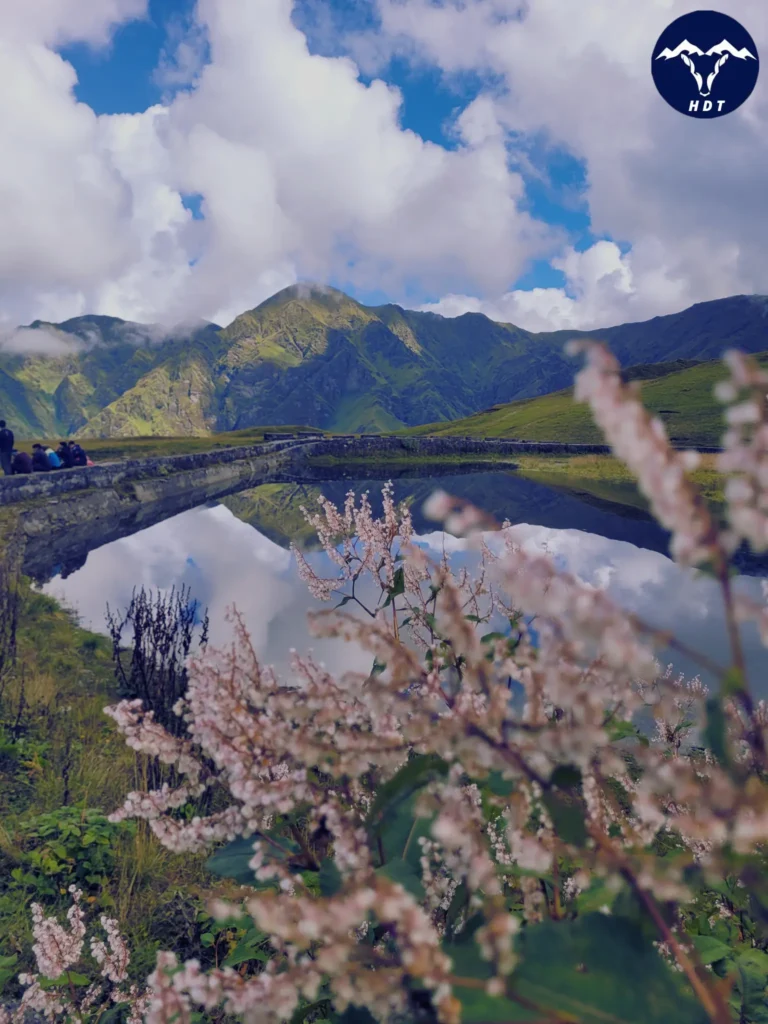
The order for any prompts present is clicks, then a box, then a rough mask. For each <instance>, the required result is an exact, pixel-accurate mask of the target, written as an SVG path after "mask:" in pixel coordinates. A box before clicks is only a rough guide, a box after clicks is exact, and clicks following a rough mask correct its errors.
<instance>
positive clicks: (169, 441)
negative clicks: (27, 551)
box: [17, 425, 314, 462]
mask: <svg viewBox="0 0 768 1024" xmlns="http://www.w3.org/2000/svg"><path fill="white" fill-rule="evenodd" d="M312 429H314V428H313V427H306V426H295V425H288V426H282V425H281V426H278V427H274V426H272V427H252V428H251V427H249V428H247V429H245V430H231V431H228V432H226V433H221V434H206V435H205V436H189V435H187V436H179V437H174V436H170V437H166V436H162V435H160V436H158V435H147V436H146V437H131V436H129V437H109V438H82V439H81V440H80V443H81V444H82V446H83V448H85V450H86V451H87V453H88V455H90V457H91V459H92V460H93V461H94V462H113V461H115V460H117V459H144V458H151V457H152V456H156V455H192V454H194V453H196V452H210V451H213V450H214V449H215V448H236V447H239V446H240V445H251V444H260V443H261V442H262V441H263V440H264V434H265V432H266V433H269V432H270V431H287V432H296V431H301V430H312ZM60 440H61V438H60V437H59V436H58V435H53V434H52V435H48V436H47V437H34V438H31V439H26V440H20V441H18V442H17V447H18V448H20V449H22V450H24V451H31V447H32V444H33V443H34V442H35V441H41V442H45V443H46V444H50V445H51V446H52V447H53V448H56V447H57V445H58V442H59V441H60Z"/></svg>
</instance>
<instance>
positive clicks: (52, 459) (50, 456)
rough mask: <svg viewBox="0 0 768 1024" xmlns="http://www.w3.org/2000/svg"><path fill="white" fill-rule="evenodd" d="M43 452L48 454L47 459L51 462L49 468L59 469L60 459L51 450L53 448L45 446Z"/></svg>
mask: <svg viewBox="0 0 768 1024" xmlns="http://www.w3.org/2000/svg"><path fill="white" fill-rule="evenodd" d="M45 454H46V455H47V456H48V461H49V462H50V464H51V469H61V459H60V458H59V456H58V455H57V454H56V452H55V451H54V450H53V448H46V449H45Z"/></svg>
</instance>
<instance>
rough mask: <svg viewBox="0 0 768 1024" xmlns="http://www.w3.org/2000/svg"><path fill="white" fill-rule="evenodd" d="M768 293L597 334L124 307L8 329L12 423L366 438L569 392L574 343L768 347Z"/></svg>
mask: <svg viewBox="0 0 768 1024" xmlns="http://www.w3.org/2000/svg"><path fill="white" fill-rule="evenodd" d="M767 318H768V297H766V296H756V295H737V296H733V297H731V298H728V299H718V300H714V301H711V302H703V303H699V304H697V305H695V306H691V307H690V308H689V309H686V310H683V311H682V312H680V313H674V314H671V315H669V316H660V317H655V318H654V319H652V320H648V321H645V322H642V323H631V324H622V325H619V326H614V327H606V328H602V329H599V330H593V331H554V332H544V333H531V332H529V331H525V330H522V329H521V328H519V327H515V326H514V325H512V324H504V323H497V322H495V321H493V320H490V319H488V317H486V316H484V315H483V314H480V313H466V314H464V315H463V316H458V317H455V318H446V317H442V316H439V315H437V314H435V313H428V312H418V311H414V310H407V309H403V308H401V307H400V306H397V305H394V304H387V305H383V306H364V305H362V304H361V303H358V302H356V301H355V300H354V299H352V298H350V297H349V296H348V295H345V294H344V293H343V292H340V291H337V290H336V289H333V288H328V287H324V286H319V285H311V284H301V285H294V286H292V287H290V288H286V289H284V290H283V291H280V292H278V293H277V294H276V295H274V296H272V297H271V298H269V299H267V300H266V301H265V302H262V303H261V304H260V305H259V306H257V307H256V308H255V309H252V310H249V311H247V312H245V313H242V314H241V315H240V316H238V317H236V319H235V320H234V321H233V322H232V323H231V324H229V326H227V327H225V328H221V327H219V326H217V325H216V324H210V323H206V322H203V321H196V322H194V323H188V324H180V325H177V326H176V327H173V328H166V327H161V326H159V325H148V324H136V323H131V322H129V321H124V320H120V319H119V318H116V317H108V316H82V317H75V318H74V319H71V320H67V321H65V322H64V323H60V324H48V323H44V322H41V321H35V322H34V323H32V324H30V325H29V326H28V327H20V328H18V329H17V330H16V331H12V332H10V333H7V334H6V335H0V416H3V417H4V418H5V419H6V420H8V422H9V423H10V424H11V425H12V426H13V428H14V430H15V432H16V434H17V436H18V437H20V438H21V437H30V438H31V437H33V436H37V435H39V436H47V437H50V436H53V435H61V436H65V435H78V436H81V437H118V436H123V437H129V436H138V435H145V434H153V435H173V434H193V435H204V434H207V433H209V432H213V431H220V430H236V429H241V428H244V427H249V426H255V425H260V424H274V425H277V424H281V423H307V424H312V425H314V426H317V427H324V428H329V429H335V430H341V431H348V432H366V431H377V430H391V429H397V428H400V427H403V426H417V425H419V424H424V423H434V422H437V421H441V420H449V419H456V418H459V417H464V416H468V415H471V414H472V413H476V412H478V411H480V410H483V409H487V408H489V407H490V406H493V405H496V404H498V403H503V402H509V401H512V400H515V399H521V398H533V397H536V396H538V395H542V394H546V393H548V392H551V391H555V390H558V389H560V388H564V387H567V386H568V385H569V384H570V383H571V382H572V380H573V375H574V372H575V369H576V364H575V363H574V361H573V360H572V359H570V358H569V357H567V356H566V355H565V353H564V345H565V343H566V341H568V340H570V339H572V338H579V337H582V338H588V337H590V338H595V339H599V340H602V341H604V342H606V343H607V344H608V345H609V347H610V348H611V349H612V351H613V352H614V353H615V354H616V355H617V357H618V358H619V360H620V362H621V364H622V365H623V366H630V365H636V364H638V363H654V362H664V361H670V360H678V359H684V360H690V359H701V360H704V359H711V358H716V357H719V356H720V355H722V353H723V352H724V351H725V350H726V349H728V348H731V347H738V348H741V349H744V350H745V351H747V352H759V351H763V350H764V349H765V348H766V326H768V319H767Z"/></svg>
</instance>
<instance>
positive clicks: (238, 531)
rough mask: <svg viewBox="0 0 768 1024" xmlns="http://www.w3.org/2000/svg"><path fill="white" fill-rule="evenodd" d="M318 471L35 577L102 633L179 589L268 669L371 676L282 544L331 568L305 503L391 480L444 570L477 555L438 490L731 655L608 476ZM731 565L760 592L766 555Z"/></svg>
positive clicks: (756, 677) (237, 496)
mask: <svg viewBox="0 0 768 1024" xmlns="http://www.w3.org/2000/svg"><path fill="white" fill-rule="evenodd" d="M316 476H317V479H311V478H308V477H307V475H306V474H302V479H301V480H300V481H291V480H287V481H285V482H279V483H269V484H263V485H261V486H259V487H254V488H251V489H249V490H240V491H238V492H235V493H232V494H229V495H228V496H226V497H223V498H221V499H220V500H217V501H212V502H208V503H207V504H205V505H201V506H198V507H195V508H191V509H189V510H187V511H184V512H181V513H180V514H175V515H171V516H169V517H168V518H166V519H164V520H162V521H159V522H157V523H155V524H154V525H152V526H149V527H148V528H144V529H141V530H140V531H138V532H134V533H132V534H129V535H125V536H121V537H119V538H118V539H112V540H110V541H109V542H108V543H102V542H101V541H99V539H98V538H94V544H93V547H91V548H90V550H87V551H86V552H85V553H82V554H80V555H79V556H78V559H77V560H76V563H75V565H74V566H73V565H72V562H71V560H70V561H69V562H68V563H67V560H66V559H63V560H62V564H59V565H52V567H51V569H50V570H49V571H47V572H46V573H45V574H44V576H43V577H42V578H40V577H39V576H38V579H37V581H36V582H37V585H38V586H39V587H40V588H41V589H42V590H43V591H44V592H46V593H48V594H49V595H51V596H52V597H55V598H56V599H58V600H60V601H62V602H63V603H64V604H65V605H66V606H68V607H70V608H72V609H73V610H74V611H76V612H77V614H78V615H79V617H80V621H81V623H82V625H83V626H85V627H86V628H89V629H92V630H95V631H98V632H102V633H105V632H106V631H107V627H106V609H107V605H109V607H110V608H112V609H117V610H122V609H124V608H126V607H127V605H128V603H129V602H130V600H131V595H132V592H133V591H134V589H139V588H141V587H145V588H147V589H151V590H153V591H157V590H162V591H167V590H169V589H170V588H172V587H176V588H179V587H181V586H185V587H187V588H188V590H189V593H190V594H191V597H192V598H193V599H195V600H196V601H197V602H198V603H199V606H200V609H201V610H203V609H207V610H208V613H209V617H210V643H211V644H213V645H214V646H223V645H227V644H228V643H229V641H230V640H231V639H232V635H233V634H232V624H231V621H230V618H229V614H228V613H229V611H230V610H231V609H232V608H235V609H237V611H238V613H239V614H240V615H241V616H242V618H243V619H244V621H245V623H246V625H247V627H248V629H249V632H250V635H251V639H252V642H253V644H254V647H255V649H256V651H257V653H258V655H259V657H260V658H261V659H262V660H263V661H264V662H265V663H270V664H273V665H275V666H276V667H277V668H278V670H283V671H289V668H288V665H289V658H290V655H289V652H290V650H291V649H296V650H297V651H299V652H300V653H306V652H308V651H312V652H313V654H314V656H315V658H316V659H317V660H318V661H320V662H322V663H323V664H324V665H325V666H326V667H327V668H328V669H329V670H330V671H331V672H334V673H341V672H343V671H345V670H354V671H365V672H367V671H369V670H370V655H369V654H367V653H366V652H364V651H362V650H360V649H358V648H354V647H351V646H350V645H349V644H343V643H341V642H340V641H336V640H330V639H318V638H315V637H313V636H312V635H311V634H310V631H309V627H308V623H307V612H309V611H312V610H319V609H320V608H323V607H329V606H333V605H335V604H336V603H338V599H336V600H332V601H331V602H330V603H321V602H319V601H317V600H316V599H314V598H312V597H311V596H310V594H309V592H308V590H307V587H306V585H305V584H304V583H303V582H302V580H301V579H300V578H299V575H298V571H297V565H296V560H295V558H294V556H293V554H292V553H291V550H290V545H291V543H294V544H296V545H297V546H299V547H300V548H302V550H303V551H304V553H305V557H306V558H307V560H308V561H309V562H310V564H311V565H312V567H313V569H314V570H315V572H316V573H317V574H318V575H320V576H326V577H331V576H334V575H335V571H334V566H333V564H332V562H331V560H330V558H329V557H328V556H327V554H326V553H325V552H324V551H322V550H321V549H320V548H319V546H318V544H317V539H316V537H315V535H314V533H313V531H312V529H311V528H310V527H309V526H308V525H307V523H306V521H305V519H304V516H303V514H302V511H301V506H302V505H303V506H304V507H305V508H307V509H308V510H311V511H315V510H318V509H319V506H318V497H319V496H320V495H324V496H325V497H327V498H329V499H330V500H331V501H332V502H334V503H335V504H336V505H337V506H341V505H343V502H344V498H345V495H346V494H347V492H348V491H349V490H353V491H355V493H356V494H357V495H358V496H359V495H360V494H361V493H362V492H364V491H367V492H369V496H370V500H371V504H372V506H373V508H374V513H375V514H376V515H380V514H381V488H382V486H383V485H384V483H385V482H386V481H388V480H392V483H393V488H394V497H395V500H396V501H406V502H408V504H409V506H410V508H411V512H412V516H413V522H414V527H415V531H416V534H417V539H418V543H419V544H421V545H423V546H425V547H426V548H427V549H428V550H429V551H430V552H431V554H432V555H433V556H434V557H435V558H439V557H441V555H442V553H443V551H444V550H445V551H446V552H447V554H448V557H449V559H450V562H451V565H452V567H453V568H454V569H457V568H460V567H462V566H467V567H469V568H472V567H473V566H476V565H477V563H478V560H479V555H478V553H477V552H476V551H475V550H472V549H469V548H468V546H467V544H466V543H465V542H463V541H460V540H457V539H456V538H454V537H452V536H450V535H448V534H445V533H444V532H442V531H441V530H440V529H438V528H437V526H436V524H435V523H433V522H431V521H428V520H427V519H425V517H424V515H423V511H422V507H423V504H424V502H425V500H426V499H427V498H428V497H429V495H430V494H431V493H432V492H433V491H434V490H435V489H438V488H439V489H442V490H445V491H447V492H448V493H450V494H453V495H455V496H457V497H459V498H462V499H465V500H468V501H471V502H472V503H473V504H475V505H477V506H478V507H479V508H481V509H483V510H484V511H485V512H487V513H490V514H491V515H492V516H493V517H494V518H495V519H496V520H497V521H498V522H503V521H504V520H509V521H510V522H511V523H512V524H513V525H512V533H513V536H514V539H515V540H516V541H517V542H518V543H519V544H521V545H522V546H523V547H524V548H525V549H526V550H528V551H531V552H547V553H548V554H549V555H550V556H551V557H553V558H554V559H555V562H556V564H557V565H558V566H559V567H561V568H563V569H565V570H567V571H569V572H571V573H573V574H575V575H576V576H578V577H580V578H581V579H582V580H584V581H585V582H587V583H589V584H592V585H594V586H598V587H604V588H606V590H607V592H608V593H609V594H610V595H611V597H612V598H613V599H614V600H615V601H616V602H617V603H618V604H619V605H621V606H622V607H624V608H626V609H628V610H631V611H633V612H635V613H637V614H638V615H640V616H641V617H642V618H643V619H644V620H645V621H647V622H648V623H650V624H651V625H653V626H655V627H658V628H659V629H661V630H664V631H668V632H670V633H672V634H674V635H675V636H676V637H677V638H678V639H679V640H680V641H682V642H683V643H684V644H685V645H687V646H688V647H689V648H692V649H695V650H696V651H698V652H700V653H702V654H704V655H706V656H707V657H708V658H709V659H711V660H713V661H715V662H718V663H721V664H724V663H726V664H727V663H728V660H729V649H728V641H727V636H726V630H725V625H724V621H723V607H722V597H721V593H720V589H719V586H718V584H717V583H716V581H714V580H713V579H711V578H710V577H709V576H707V575H705V574H704V573H700V572H691V571H688V570H684V569H682V568H680V567H679V566H677V565H676V564H675V563H674V562H673V561H672V560H671V559H670V558H669V555H668V540H669V537H668V534H667V533H666V532H665V531H664V530H663V529H662V528H661V527H660V526H658V525H657V524H656V523H655V521H654V520H653V519H652V518H651V516H650V515H649V514H648V513H647V512H646V511H645V510H644V509H643V508H642V507H640V506H639V505H638V503H637V502H635V503H634V504H632V503H628V502H627V501H626V494H625V493H621V490H620V488H619V487H618V485H617V486H616V487H615V488H614V489H615V494H614V493H612V491H611V486H610V485H609V484H606V485H603V486H601V490H600V493H599V495H596V494H595V493H594V492H593V493H587V492H585V491H581V490H575V489H573V488H567V487H562V486H557V487H555V486H551V485H548V484H544V483H540V482H536V481H534V480H531V479H528V478H526V477H524V476H522V475H520V474H519V473H516V472H515V471H514V470H513V469H509V468H501V467H497V466H488V467H487V468H486V467H480V468H478V467H477V466H475V467H473V468H472V467H462V466H459V465H456V466H443V467H442V469H440V470H437V472H436V471H435V468H434V467H432V468H431V470H429V469H428V468H427V467H424V466H413V467H408V466H402V465H401V466H398V467H397V468H393V467H392V466H389V467H387V466H381V467H376V466H373V465H370V464H367V465H365V466H364V467H362V466H361V467H357V468H356V469H350V467H347V469H346V470H345V471H341V470H340V469H333V468H330V467H326V468H324V469H323V470H320V469H318V471H317V473H316ZM47 543H48V544H49V545H51V548H52V549H56V548H57V547H60V548H66V538H65V537H56V536H50V537H48V538H47ZM492 544H493V541H491V545H492ZM740 563H741V564H740V571H741V576H740V578H739V579H738V580H737V581H736V587H737V588H739V589H741V590H742V591H743V592H745V593H747V594H749V595H750V596H752V597H754V598H755V599H757V600H761V599H762V580H763V578H766V577H768V558H757V557H754V556H745V557H743V558H742V559H741V560H740ZM340 597H341V594H340V595H339V598H340ZM352 607H354V605H348V606H347V610H349V609H350V608H352ZM743 636H744V644H745V649H746V657H747V663H748V667H749V669H750V676H751V684H752V687H753V690H754V691H755V692H756V694H757V695H758V696H760V697H768V682H767V681H766V680H765V676H764V673H763V672H761V671H760V670H761V669H764V667H765V663H766V660H765V648H764V647H762V646H761V643H760V639H759V636H758V634H757V631H756V630H755V629H753V628H752V627H749V626H748V627H745V628H744V634H743ZM659 656H660V661H661V663H662V665H666V664H673V665H674V670H675V674H677V672H678V671H680V672H684V673H685V674H686V675H687V676H688V677H692V676H695V675H697V674H698V675H700V676H701V678H702V679H703V681H705V682H709V680H708V679H707V677H706V674H705V673H701V672H700V671H699V670H698V668H697V667H696V665H695V664H694V663H693V662H690V661H688V660H687V659H686V658H685V657H684V656H681V655H680V654H679V653H678V652H675V653H674V655H673V654H672V653H670V652H669V651H667V650H661V651H660V652H659Z"/></svg>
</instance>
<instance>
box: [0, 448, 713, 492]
mask: <svg viewBox="0 0 768 1024" xmlns="http://www.w3.org/2000/svg"><path fill="white" fill-rule="evenodd" d="M280 436H281V440H275V441H267V442H265V443H263V444H259V445H249V446H243V447H239V448H221V449H216V450H214V451H210V452H199V453H197V454H192V455H169V456H162V457H156V458H145V459H131V460H125V461H121V462H109V463H101V464H99V465H96V466H88V467H82V468H78V469H65V470H54V471H51V472H50V473H32V474H29V475H25V476H11V477H0V506H3V505H16V504H19V503H28V502H35V503H37V502H45V501H50V500H52V499H56V498H59V497H61V496H64V495H72V494H73V493H74V492H78V491H79V492H92V491H103V490H106V491H114V492H115V493H117V494H118V495H120V496H122V497H130V498H131V499H132V500H134V501H153V500H156V499H157V498H161V497H163V498H164V497H167V496H169V495H171V494H179V493H181V492H186V491H194V490H196V489H197V488H199V487H201V486H202V487H206V488H210V487H214V488H215V487H216V486H219V487H228V486H234V485H237V484H238V482H240V481H249V480H257V478H259V477H263V476H264V475H266V474H268V473H269V472H270V471H271V470H274V469H277V468H278V467H279V469H280V470H281V472H282V473H285V472H288V471H290V469H291V468H292V467H294V466H295V467H299V466H304V465H306V464H307V463H308V461H309V460H323V459H328V460H329V461H334V462H339V463H342V462H344V461H347V460H348V461H350V462H355V461H356V460H359V459H366V460H377V461H379V462H380V463H382V464H385V463H386V462H387V461H388V460H391V461H396V462H399V463H403V462H407V461H408V460H409V459H413V460H414V462H416V461H418V460H424V459H435V460H439V459H440V458H446V457H448V458H453V457H460V456H463V457H466V456H477V457H478V461H482V460H483V459H488V458H499V457H502V458H505V459H509V460H512V459H514V456H516V455H526V454H539V455H544V454H560V455H603V454H608V453H609V452H610V449H609V448H608V446H607V445H601V444H565V443H561V442H558V441H513V440H502V439H495V438H488V439H478V438H470V437H393V436H379V435H362V436H340V437H328V438H323V439H321V440H315V439H312V438H304V437H298V436H297V437H291V435H280ZM698 450H699V451H701V452H717V451H720V449H719V448H712V447H700V448H698Z"/></svg>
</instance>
